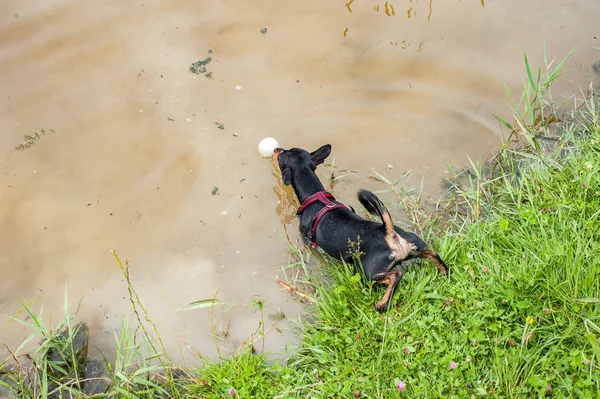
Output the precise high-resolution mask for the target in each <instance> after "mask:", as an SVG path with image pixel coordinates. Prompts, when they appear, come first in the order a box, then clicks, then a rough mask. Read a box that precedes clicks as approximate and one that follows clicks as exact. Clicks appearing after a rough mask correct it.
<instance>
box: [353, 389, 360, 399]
mask: <svg viewBox="0 0 600 399" xmlns="http://www.w3.org/2000/svg"><path fill="white" fill-rule="evenodd" d="M354 397H355V398H360V391H359V390H358V389H357V390H356V391H354Z"/></svg>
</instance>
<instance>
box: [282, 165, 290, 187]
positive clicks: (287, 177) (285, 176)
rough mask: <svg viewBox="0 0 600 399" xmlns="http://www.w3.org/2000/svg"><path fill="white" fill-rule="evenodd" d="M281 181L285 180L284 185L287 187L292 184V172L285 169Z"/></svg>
mask: <svg viewBox="0 0 600 399" xmlns="http://www.w3.org/2000/svg"><path fill="white" fill-rule="evenodd" d="M281 180H283V184H285V185H286V186H289V185H290V184H292V170H291V169H290V168H285V169H284V170H282V171H281Z"/></svg>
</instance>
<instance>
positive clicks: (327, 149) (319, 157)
mask: <svg viewBox="0 0 600 399" xmlns="http://www.w3.org/2000/svg"><path fill="white" fill-rule="evenodd" d="M329 154H331V145H330V144H325V145H324V146H322V147H319V148H317V149H316V150H314V151H313V152H311V153H310V157H311V158H312V160H313V162H314V163H315V166H318V165H320V164H322V163H323V162H324V161H325V158H327V157H328V156H329Z"/></svg>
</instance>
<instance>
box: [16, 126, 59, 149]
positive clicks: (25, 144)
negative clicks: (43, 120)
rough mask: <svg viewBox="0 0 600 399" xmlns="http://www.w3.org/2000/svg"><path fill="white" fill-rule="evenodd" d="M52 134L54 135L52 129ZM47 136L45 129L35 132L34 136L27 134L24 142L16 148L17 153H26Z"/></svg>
mask: <svg viewBox="0 0 600 399" xmlns="http://www.w3.org/2000/svg"><path fill="white" fill-rule="evenodd" d="M50 132H51V133H54V130H53V129H50ZM45 135H46V130H45V129H40V130H39V132H34V133H33V135H29V134H26V135H24V136H23V142H22V143H21V144H19V145H18V146H16V147H15V150H17V151H24V150H27V149H28V148H30V147H32V146H33V145H34V144H35V143H37V142H38V141H39V140H40V139H41V138H42V136H45Z"/></svg>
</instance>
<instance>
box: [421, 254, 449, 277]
mask: <svg viewBox="0 0 600 399" xmlns="http://www.w3.org/2000/svg"><path fill="white" fill-rule="evenodd" d="M418 257H419V258H424V259H429V260H430V261H432V262H433V263H434V264H435V265H436V266H437V268H438V270H439V271H440V273H442V274H443V275H444V276H448V277H450V268H449V267H448V265H446V264H445V263H444V261H443V260H442V258H441V257H440V255H438V253H437V252H435V251H431V250H429V249H426V250H424V251H423V252H421V254H420V255H418Z"/></svg>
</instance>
